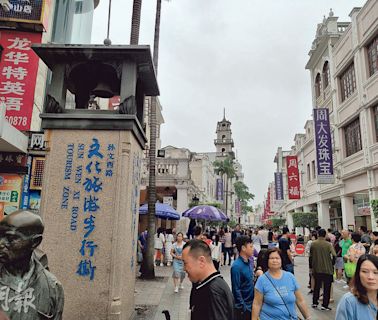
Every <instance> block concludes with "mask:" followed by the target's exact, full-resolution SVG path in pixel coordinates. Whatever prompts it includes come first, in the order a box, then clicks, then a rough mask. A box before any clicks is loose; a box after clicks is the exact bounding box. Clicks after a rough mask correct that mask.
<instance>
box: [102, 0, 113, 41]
mask: <svg viewBox="0 0 378 320" xmlns="http://www.w3.org/2000/svg"><path fill="white" fill-rule="evenodd" d="M111 10H112V0H109V11H108V31H107V33H106V39H105V40H104V45H106V46H110V45H111V44H112V41H111V40H110V38H109V30H110V13H111Z"/></svg>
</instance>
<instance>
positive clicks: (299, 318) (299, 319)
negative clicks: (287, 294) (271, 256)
mask: <svg viewBox="0 0 378 320" xmlns="http://www.w3.org/2000/svg"><path fill="white" fill-rule="evenodd" d="M264 276H266V277H267V278H268V280H269V281H270V283H271V284H272V286H273V288H274V289H276V291H277V293H278V295H279V296H280V298H281V300H282V302H283V303H284V305H285V307H286V310H287V312H288V313H289V316H290V319H295V317H293V316H292V315H291V313H290V310H289V308H288V306H287V304H286V302H285V300H284V298H283V297H282V295H281V293H280V292H279V291H278V289H277V287H276V286H275V285H274V283H273V281H272V279H270V278H269V277H268V276H267V274H266V273H264ZM297 319H298V320H303V319H302V318H301V317H299V316H297Z"/></svg>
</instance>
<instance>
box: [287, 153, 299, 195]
mask: <svg viewBox="0 0 378 320" xmlns="http://www.w3.org/2000/svg"><path fill="white" fill-rule="evenodd" d="M286 169H287V183H288V193H289V199H300V197H301V194H300V178H299V170H298V159H297V157H296V156H288V157H286Z"/></svg>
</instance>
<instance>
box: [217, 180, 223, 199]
mask: <svg viewBox="0 0 378 320" xmlns="http://www.w3.org/2000/svg"><path fill="white" fill-rule="evenodd" d="M215 198H216V199H217V200H223V180H222V179H217V187H216V195H215Z"/></svg>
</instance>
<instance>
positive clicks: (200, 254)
mask: <svg viewBox="0 0 378 320" xmlns="http://www.w3.org/2000/svg"><path fill="white" fill-rule="evenodd" d="M182 260H183V261H184V267H185V271H186V272H187V274H188V276H189V279H190V281H191V282H193V283H195V284H196V285H195V286H193V288H192V292H191V294H190V310H191V320H202V319H207V320H232V319H233V318H234V314H233V306H234V301H233V296H232V293H231V290H230V288H229V286H228V285H227V283H226V282H225V281H224V280H223V278H222V276H221V274H220V273H219V272H217V270H216V269H215V267H214V264H213V261H212V259H211V250H210V248H209V246H208V245H207V244H206V243H205V242H203V241H201V240H196V239H194V240H190V241H189V242H187V243H186V244H185V246H184V250H183V252H182Z"/></svg>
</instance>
